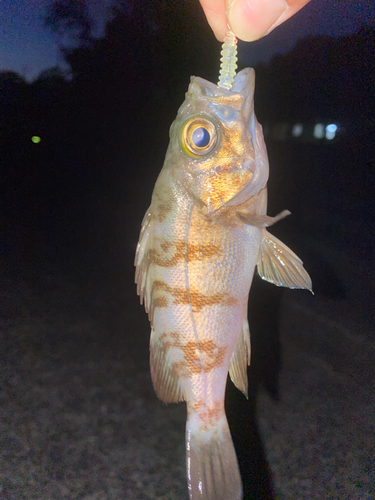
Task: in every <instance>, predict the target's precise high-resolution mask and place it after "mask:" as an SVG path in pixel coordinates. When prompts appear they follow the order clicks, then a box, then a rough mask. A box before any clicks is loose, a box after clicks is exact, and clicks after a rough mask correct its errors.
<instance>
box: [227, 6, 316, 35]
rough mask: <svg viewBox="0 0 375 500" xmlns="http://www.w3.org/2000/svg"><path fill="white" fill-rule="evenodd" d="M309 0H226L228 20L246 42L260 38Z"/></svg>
mask: <svg viewBox="0 0 375 500" xmlns="http://www.w3.org/2000/svg"><path fill="white" fill-rule="evenodd" d="M309 1H310V0H227V5H228V11H227V16H228V22H229V25H230V27H231V29H232V31H233V32H234V34H235V35H236V36H237V37H238V38H240V39H241V40H244V41H246V42H251V41H253V40H257V39H258V38H261V37H262V36H264V35H265V34H267V33H269V32H270V31H272V30H273V29H274V28H276V26H279V25H280V24H281V23H283V22H284V21H286V20H287V19H289V18H290V17H291V16H293V15H294V14H295V13H296V12H298V11H299V10H300V9H302V7H303V6H304V5H306V4H307V3H308V2H309Z"/></svg>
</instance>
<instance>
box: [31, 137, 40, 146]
mask: <svg viewBox="0 0 375 500" xmlns="http://www.w3.org/2000/svg"><path fill="white" fill-rule="evenodd" d="M31 140H32V141H33V143H34V144H39V143H40V140H41V139H40V137H39V135H33V136H32V138H31Z"/></svg>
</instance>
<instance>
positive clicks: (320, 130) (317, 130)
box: [314, 123, 325, 139]
mask: <svg viewBox="0 0 375 500" xmlns="http://www.w3.org/2000/svg"><path fill="white" fill-rule="evenodd" d="M324 129H325V127H324V125H323V123H317V124H316V125H315V127H314V137H315V138H316V139H323V137H324V135H325V134H324V132H325V130H324Z"/></svg>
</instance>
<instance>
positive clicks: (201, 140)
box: [191, 127, 210, 148]
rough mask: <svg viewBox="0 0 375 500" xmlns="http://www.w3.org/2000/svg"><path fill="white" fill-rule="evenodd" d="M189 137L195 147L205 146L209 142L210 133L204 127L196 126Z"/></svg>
mask: <svg viewBox="0 0 375 500" xmlns="http://www.w3.org/2000/svg"><path fill="white" fill-rule="evenodd" d="M191 139H192V141H193V143H194V145H195V147H197V148H205V147H206V146H208V144H209V143H210V134H209V132H208V130H207V129H205V128H204V127H198V128H196V129H195V130H194V132H193V133H192V134H191Z"/></svg>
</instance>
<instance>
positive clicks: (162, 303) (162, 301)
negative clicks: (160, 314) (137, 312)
mask: <svg viewBox="0 0 375 500" xmlns="http://www.w3.org/2000/svg"><path fill="white" fill-rule="evenodd" d="M153 307H154V308H155V307H168V299H167V297H165V296H164V295H162V296H160V297H155V299H154V301H153Z"/></svg>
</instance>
